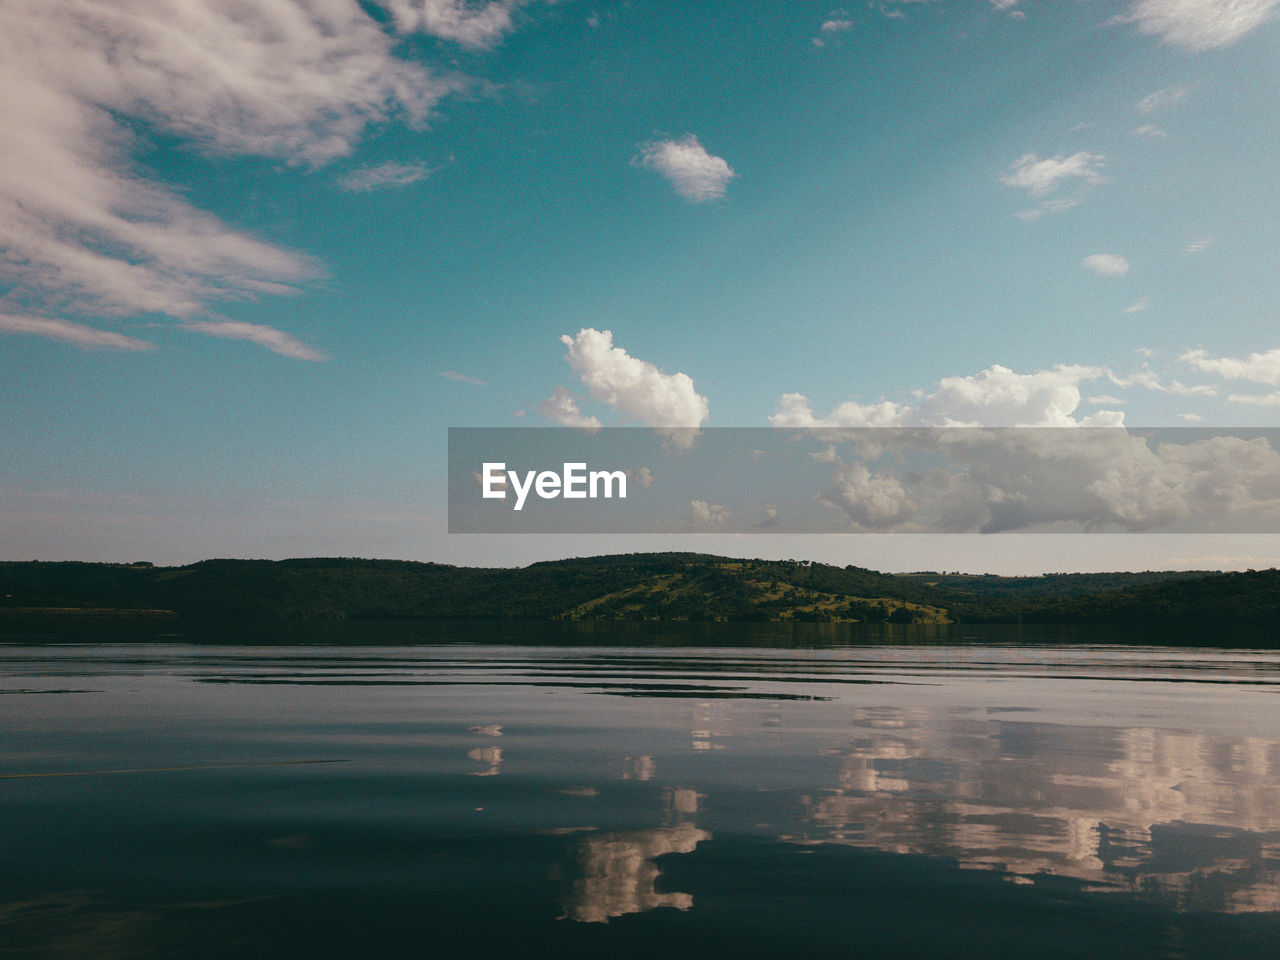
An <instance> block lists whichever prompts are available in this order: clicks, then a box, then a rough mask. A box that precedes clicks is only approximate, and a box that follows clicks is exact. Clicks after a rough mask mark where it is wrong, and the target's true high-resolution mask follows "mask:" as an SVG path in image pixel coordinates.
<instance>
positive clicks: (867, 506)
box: [818, 463, 917, 530]
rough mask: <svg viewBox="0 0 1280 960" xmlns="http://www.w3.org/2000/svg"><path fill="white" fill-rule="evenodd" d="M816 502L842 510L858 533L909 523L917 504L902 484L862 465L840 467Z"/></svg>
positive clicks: (893, 477)
mask: <svg viewBox="0 0 1280 960" xmlns="http://www.w3.org/2000/svg"><path fill="white" fill-rule="evenodd" d="M818 502H819V503H822V504H825V505H826V506H829V507H834V508H836V509H837V510H842V511H843V512H844V514H845V516H847V517H848V518H849V522H850V523H851V524H852V525H853V526H854V527H855V528H857V529H859V530H884V529H887V528H890V527H895V526H897V525H898V524H900V523H902V522H903V521H904V520H908V519H910V518H911V517H912V516H913V515H914V514H915V512H916V509H917V507H916V504H915V502H914V501H913V499H912V497H911V494H910V493H908V491H907V488H906V487H905V486H903V484H902V482H901V481H900V480H899V479H898V478H897V477H895V476H894V475H893V474H891V473H889V472H887V471H880V472H877V473H872V472H871V471H870V470H868V469H867V467H866V466H864V465H863V464H861V463H849V464H840V465H839V466H838V467H837V468H836V470H835V472H834V473H833V475H832V485H831V486H830V487H829V488H828V489H826V490H824V491H823V492H822V493H820V494H818Z"/></svg>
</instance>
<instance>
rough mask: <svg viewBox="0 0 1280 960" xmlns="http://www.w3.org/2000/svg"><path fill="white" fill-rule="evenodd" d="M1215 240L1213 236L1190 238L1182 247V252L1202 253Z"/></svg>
mask: <svg viewBox="0 0 1280 960" xmlns="http://www.w3.org/2000/svg"><path fill="white" fill-rule="evenodd" d="M1215 242H1216V241H1215V240H1214V239H1213V237H1201V238H1200V239H1199V240H1192V241H1191V242H1190V243H1188V244H1187V245H1186V246H1185V247H1183V248H1182V252H1183V253H1204V252H1205V251H1206V250H1208V249H1209V248H1210V247H1212V246H1213V245H1214V243H1215Z"/></svg>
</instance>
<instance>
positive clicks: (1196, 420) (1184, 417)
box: [1178, 413, 1204, 423]
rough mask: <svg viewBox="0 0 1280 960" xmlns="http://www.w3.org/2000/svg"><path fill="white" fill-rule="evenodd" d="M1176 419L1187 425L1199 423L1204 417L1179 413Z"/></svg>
mask: <svg viewBox="0 0 1280 960" xmlns="http://www.w3.org/2000/svg"><path fill="white" fill-rule="evenodd" d="M1178 419H1179V420H1183V421H1186V422H1187V423H1200V422H1202V421H1203V420H1204V417H1202V416H1200V414H1198V413H1180V414H1178Z"/></svg>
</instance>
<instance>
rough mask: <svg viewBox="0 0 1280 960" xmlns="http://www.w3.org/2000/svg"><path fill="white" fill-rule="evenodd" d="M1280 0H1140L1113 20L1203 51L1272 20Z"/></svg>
mask: <svg viewBox="0 0 1280 960" xmlns="http://www.w3.org/2000/svg"><path fill="white" fill-rule="evenodd" d="M1277 3H1280V0H1137V2H1136V3H1134V4H1133V6H1131V7H1130V8H1129V10H1128V11H1127V12H1126V13H1123V14H1121V15H1120V16H1118V17H1116V18H1115V19H1114V20H1113V21H1111V22H1113V23H1132V24H1136V25H1137V27H1138V30H1139V31H1141V32H1142V33H1145V34H1148V35H1150V36H1158V37H1160V39H1161V40H1163V41H1164V42H1165V43H1168V44H1172V45H1173V46H1177V47H1183V48H1185V49H1187V50H1191V51H1195V52H1199V51H1203V50H1212V49H1216V48H1221V47H1228V46H1230V45H1231V44H1233V43H1236V42H1237V41H1238V40H1240V39H1241V38H1242V37H1244V36H1245V34H1247V33H1249V32H1250V31H1252V30H1254V29H1256V28H1257V27H1260V26H1261V25H1262V24H1264V23H1266V22H1267V21H1268V20H1270V19H1271V18H1272V17H1273V16H1274V15H1275V12H1276V5H1277Z"/></svg>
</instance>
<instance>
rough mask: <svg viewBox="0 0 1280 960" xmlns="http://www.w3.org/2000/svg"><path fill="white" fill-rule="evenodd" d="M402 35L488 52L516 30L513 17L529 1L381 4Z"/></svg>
mask: <svg viewBox="0 0 1280 960" xmlns="http://www.w3.org/2000/svg"><path fill="white" fill-rule="evenodd" d="M378 2H379V5H380V6H382V7H385V8H386V9H387V10H388V11H389V12H390V13H391V16H392V17H393V18H394V20H395V24H396V28H397V29H398V30H399V31H400V32H401V33H427V34H430V35H432V36H435V37H439V38H441V39H442V40H452V41H453V42H455V43H459V44H462V45H463V46H466V47H477V48H480V49H486V48H488V47H491V46H493V45H494V44H495V43H496V42H497V41H498V40H500V39H502V38H503V37H504V36H506V35H507V34H508V33H510V32H511V31H512V30H513V29H514V28H515V22H514V19H513V14H514V13H515V11H516V10H517V9H519V8H520V7H521V6H524V5H525V3H526V2H527V0H491V2H489V3H481V4H474V3H469V2H468V0H378Z"/></svg>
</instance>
